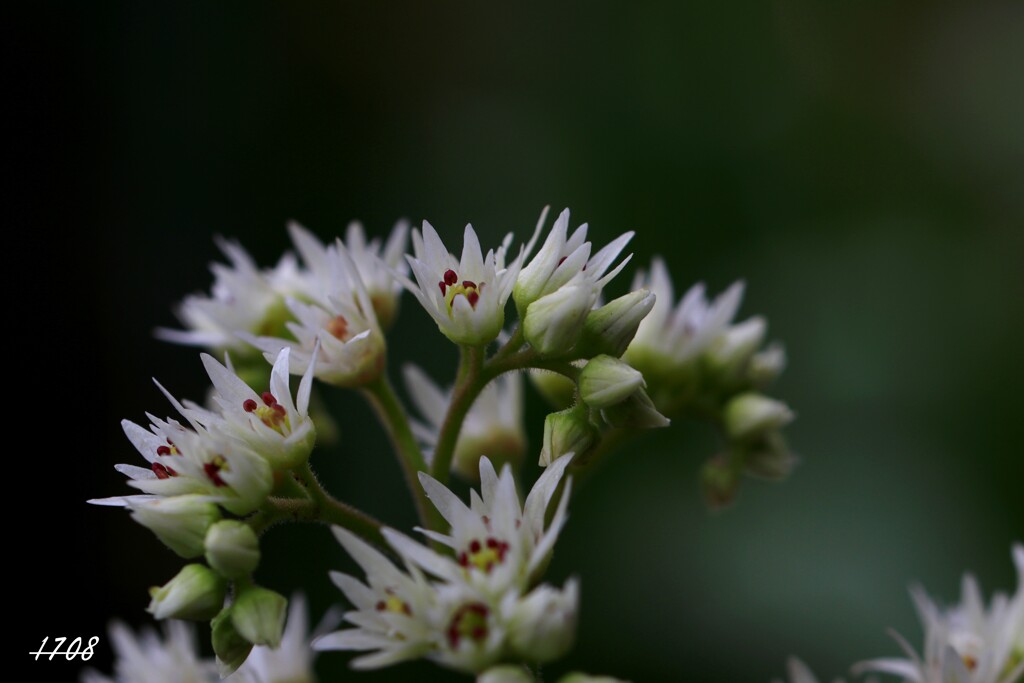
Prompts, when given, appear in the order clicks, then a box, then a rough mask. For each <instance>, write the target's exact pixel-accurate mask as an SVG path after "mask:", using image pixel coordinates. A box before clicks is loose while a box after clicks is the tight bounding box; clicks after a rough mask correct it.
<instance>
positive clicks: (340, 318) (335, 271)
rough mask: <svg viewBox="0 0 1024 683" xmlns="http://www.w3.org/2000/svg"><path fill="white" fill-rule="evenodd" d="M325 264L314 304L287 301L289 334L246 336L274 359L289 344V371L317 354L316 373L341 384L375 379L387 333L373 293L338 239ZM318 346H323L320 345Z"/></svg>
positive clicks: (301, 370) (303, 369)
mask: <svg viewBox="0 0 1024 683" xmlns="http://www.w3.org/2000/svg"><path fill="white" fill-rule="evenodd" d="M323 257H324V262H323V265H322V268H321V266H320V265H318V266H316V269H315V270H316V271H317V272H320V271H321V270H323V278H324V279H325V284H324V285H323V288H322V289H320V290H319V294H318V296H317V297H314V301H313V303H307V302H305V301H300V300H299V299H296V298H288V299H287V300H286V303H287V306H288V310H290V311H291V313H292V315H293V316H294V320H293V321H291V322H288V323H286V324H285V327H286V328H287V329H288V331H289V332H290V333H291V336H292V338H291V339H285V338H283V337H274V336H261V337H257V336H255V335H252V334H242V335H241V336H242V338H243V339H245V340H246V341H248V342H249V343H250V344H252V345H253V346H255V347H256V348H258V349H260V350H261V351H263V352H264V356H265V357H266V359H267V360H268V361H269V362H274V361H275V359H276V358H277V356H278V354H279V353H280V351H281V349H283V348H289V349H291V355H290V371H291V372H292V374H303V373H305V372H306V370H307V369H308V368H309V366H310V364H311V363H312V361H313V356H314V353H316V354H317V357H316V367H315V369H314V374H315V376H316V377H317V378H318V379H321V380H323V381H324V382H327V383H328V384H334V385H338V386H350V387H351V386H361V385H363V384H366V383H367V382H369V381H372V380H373V379H375V378H376V377H377V376H378V375H379V374H380V371H381V369H382V368H383V365H384V353H385V343H384V334H383V332H382V331H381V328H380V325H379V323H378V322H377V316H376V313H375V312H374V308H373V303H372V302H371V300H370V295H369V293H368V292H367V290H366V287H365V286H364V285H363V281H362V278H361V277H360V275H359V270H358V268H357V267H356V265H355V263H354V262H353V260H352V256H351V254H349V252H348V249H347V248H346V247H345V245H344V244H342V242H341V241H340V240H338V241H337V242H335V244H333V245H331V246H329V247H327V249H326V251H325V252H324V255H323ZM318 348H319V351H317V349H318Z"/></svg>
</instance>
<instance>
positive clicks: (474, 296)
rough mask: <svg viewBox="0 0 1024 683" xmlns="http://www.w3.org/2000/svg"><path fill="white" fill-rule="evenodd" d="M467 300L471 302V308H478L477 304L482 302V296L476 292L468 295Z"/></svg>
mask: <svg viewBox="0 0 1024 683" xmlns="http://www.w3.org/2000/svg"><path fill="white" fill-rule="evenodd" d="M466 299H467V300H468V301H469V305H470V306H472V307H473V308H476V302H477V301H480V295H479V294H477V293H476V291H475V290H474V291H472V292H470V293H469V294H467V295H466Z"/></svg>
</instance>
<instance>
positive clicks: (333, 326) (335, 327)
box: [324, 315, 349, 341]
mask: <svg viewBox="0 0 1024 683" xmlns="http://www.w3.org/2000/svg"><path fill="white" fill-rule="evenodd" d="M324 329H326V330H327V331H328V332H329V333H330V335H331V336H332V337H334V338H335V339H340V340H341V341H346V340H347V339H348V337H349V334H348V320H347V319H346V318H345V316H343V315H337V316H335V317H333V318H331V320H330V321H329V322H328V323H327V325H326V326H325V328H324Z"/></svg>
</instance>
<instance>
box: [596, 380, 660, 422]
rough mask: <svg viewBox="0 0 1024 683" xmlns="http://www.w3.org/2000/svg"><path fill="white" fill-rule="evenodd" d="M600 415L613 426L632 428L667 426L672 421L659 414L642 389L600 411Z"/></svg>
mask: <svg viewBox="0 0 1024 683" xmlns="http://www.w3.org/2000/svg"><path fill="white" fill-rule="evenodd" d="M601 417H603V418H604V420H605V422H607V423H608V424H610V425H611V426H613V427H629V428H632V429H658V428H660V427H668V426H669V425H670V424H672V421H671V420H669V419H668V418H667V417H665V416H664V415H662V414H661V412H660V411H659V410H658V408H657V406H655V405H654V402H653V401H652V400H651V397H650V396H648V395H647V392H646V391H644V390H643V389H640V390H638V391H636V392H635V393H634V394H633V395H632V396H630V397H629V398H627V399H626V400H625V401H623V402H622V403H617V404H615V405H613V406H611V407H610V408H605V409H604V410H602V411H601Z"/></svg>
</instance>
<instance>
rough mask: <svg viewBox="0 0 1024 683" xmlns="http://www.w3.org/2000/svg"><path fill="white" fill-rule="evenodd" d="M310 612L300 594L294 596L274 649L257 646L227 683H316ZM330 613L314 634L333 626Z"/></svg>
mask: <svg viewBox="0 0 1024 683" xmlns="http://www.w3.org/2000/svg"><path fill="white" fill-rule="evenodd" d="M308 612H309V610H308V609H307V607H306V598H305V596H304V595H302V594H296V595H293V596H292V598H291V600H290V601H289V605H288V623H287V625H286V626H285V629H284V637H283V638H282V639H281V644H280V645H279V646H278V647H277V648H269V647H267V646H265V645H257V646H256V647H254V648H253V649H252V652H251V653H250V654H249V658H248V659H246V660H245V664H243V665H242V666H241V667H239V669H238V671H236V672H235V673H234V674H232V675H231V676H230V677H228V678H227V682H228V683H316V675H315V674H314V671H313V660H314V659H315V658H316V651H315V650H313V648H312V647H311V646H310V634H309V623H308V620H309V616H308ZM332 615H333V612H328V614H326V615H324V619H323V620H322V621H321V624H320V626H318V627H317V629H316V631H314V633H316V632H317V631H320V629H321V628H323V627H324V625H325V624H330V626H328V628H330V627H333V626H334V625H336V624H335V622H334V620H333V616H332Z"/></svg>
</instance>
